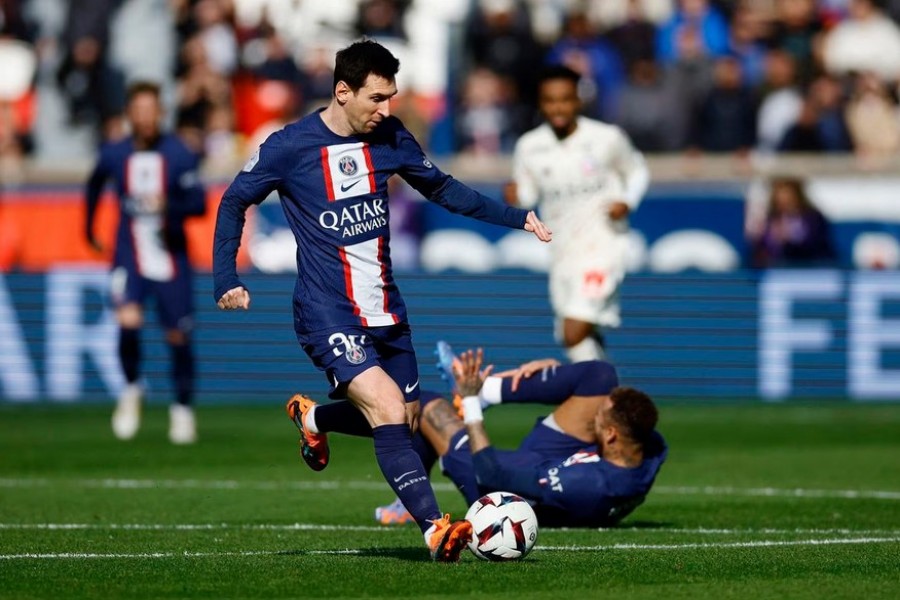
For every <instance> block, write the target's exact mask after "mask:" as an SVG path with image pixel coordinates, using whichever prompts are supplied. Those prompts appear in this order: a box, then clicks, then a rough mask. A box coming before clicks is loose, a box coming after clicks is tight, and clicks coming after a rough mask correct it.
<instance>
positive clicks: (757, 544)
mask: <svg viewBox="0 0 900 600" xmlns="http://www.w3.org/2000/svg"><path fill="white" fill-rule="evenodd" d="M841 544H900V537H864V538H832V539H824V540H755V541H750V542H709V543H705V542H701V543H695V544H691V543H689V544H611V545H608V546H603V545H598V546H535V548H534V549H535V550H559V551H563V550H570V551H590V550H596V551H601V550H693V549H697V548H775V547H778V546H834V545H841Z"/></svg>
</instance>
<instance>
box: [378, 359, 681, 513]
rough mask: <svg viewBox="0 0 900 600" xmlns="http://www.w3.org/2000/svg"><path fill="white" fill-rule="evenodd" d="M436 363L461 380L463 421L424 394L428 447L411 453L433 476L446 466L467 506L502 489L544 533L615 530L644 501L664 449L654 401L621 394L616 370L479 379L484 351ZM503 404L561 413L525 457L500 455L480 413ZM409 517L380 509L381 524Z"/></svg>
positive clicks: (531, 440)
mask: <svg viewBox="0 0 900 600" xmlns="http://www.w3.org/2000/svg"><path fill="white" fill-rule="evenodd" d="M439 356H441V358H442V360H441V362H440V366H441V368H442V370H444V371H445V372H448V374H449V375H451V376H452V377H453V380H454V381H455V389H454V394H455V395H456V396H457V400H458V401H459V402H458V404H460V405H461V408H462V413H463V417H462V418H460V416H459V415H458V414H457V411H456V410H455V409H454V407H453V406H451V405H450V403H449V402H447V401H446V400H444V399H443V398H441V397H440V395H439V394H436V393H427V392H425V391H424V390H423V392H422V396H421V402H422V408H421V424H420V433H419V434H417V437H419V436H422V439H423V440H424V441H426V442H427V444H422V443H418V444H414V446H417V447H418V448H419V451H420V453H422V455H423V462H424V463H425V465H426V467H430V466H431V465H433V464H434V461H435V459H436V458H437V457H439V458H440V464H441V469H442V471H443V473H444V474H445V475H447V476H448V477H449V478H450V479H451V480H453V482H454V483H455V484H456V487H457V488H458V489H459V491H460V492H461V493H462V494H463V496H464V497H465V499H466V502H467V503H468V504H469V505H471V504H472V503H473V502H474V501H475V500H477V499H478V498H479V497H480V496H482V495H483V494H486V493H488V492H493V491H500V490H502V491H508V492H514V493H516V494H519V495H521V496H522V497H524V498H526V499H527V500H528V501H529V502H531V503H532V505H533V506H534V509H535V512H536V514H537V516H538V521H539V522H540V524H541V526H544V527H609V526H612V525H615V524H616V523H618V522H619V521H620V520H621V519H623V518H624V517H625V516H626V515H628V514H630V513H631V512H632V511H633V510H634V509H635V508H637V507H638V506H639V505H640V504H641V503H642V502H643V501H644V498H645V497H646V495H647V493H648V492H649V491H650V488H651V486H652V485H653V481H654V479H655V478H656V474H657V473H658V472H659V468H660V466H661V465H662V463H663V461H665V459H666V454H667V447H666V443H665V440H663V437H662V436H661V435H660V434H659V433H658V432H657V431H656V430H655V427H656V423H657V410H656V406H654V404H653V401H652V400H651V399H650V398H649V397H648V396H647V395H646V394H644V393H643V392H640V391H638V390H635V389H632V388H628V387H618V376H617V375H616V370H615V368H614V367H613V366H612V365H611V364H609V363H608V362H603V361H585V362H579V363H573V364H566V365H563V364H559V362H558V361H556V360H553V359H546V360H536V361H532V362H528V363H525V364H523V365H522V366H520V367H519V368H518V369H514V370H512V371H507V372H505V373H500V374H498V375H495V376H490V370H491V368H490V367H488V368H487V369H485V370H483V371H482V370H481V365H482V351H481V349H479V350H478V351H472V350H468V351H466V352H463V353H462V354H460V355H459V357H453V355H452V351H450V350H449V347H448V346H446V345H444V346H443V347H442V346H441V343H439ZM451 361H452V363H451ZM535 375H537V376H535ZM501 402H502V403H504V404H507V403H525V402H528V403H541V404H552V405H556V408H555V409H554V410H553V412H552V413H551V414H550V415H549V416H547V417H544V418H542V419H539V420H538V422H537V423H536V424H535V426H534V427H533V428H532V430H531V432H530V433H529V434H528V435H527V436H525V438H524V439H523V440H522V443H521V444H520V445H519V447H518V449H516V450H499V449H496V448H494V447H493V446H492V445H491V442H490V440H489V439H488V436H487V433H486V432H485V429H484V421H483V417H482V410H483V409H484V408H486V407H489V406H492V405H496V404H499V403H501ZM422 439H420V442H421V441H422ZM406 514H407V513H406V510H405V509H404V508H403V505H402V504H401V503H400V502H399V501H395V502H394V503H393V504H391V505H389V506H385V507H380V508H379V509H378V510H376V519H378V520H379V521H380V522H381V523H384V524H392V523H404V522H408V521H409V517H407V516H406Z"/></svg>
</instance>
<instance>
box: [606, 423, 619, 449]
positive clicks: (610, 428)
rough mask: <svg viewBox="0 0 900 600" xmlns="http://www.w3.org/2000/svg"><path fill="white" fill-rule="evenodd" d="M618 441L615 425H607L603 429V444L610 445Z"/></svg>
mask: <svg viewBox="0 0 900 600" xmlns="http://www.w3.org/2000/svg"><path fill="white" fill-rule="evenodd" d="M617 439H619V430H618V428H617V427H616V426H615V425H607V426H606V427H604V428H603V444H604V445H607V444H612V443H613V442H615V441H616V440H617Z"/></svg>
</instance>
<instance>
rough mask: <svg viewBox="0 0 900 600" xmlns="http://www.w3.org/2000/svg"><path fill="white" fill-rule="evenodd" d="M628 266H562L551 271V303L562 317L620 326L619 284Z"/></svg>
mask: <svg viewBox="0 0 900 600" xmlns="http://www.w3.org/2000/svg"><path fill="white" fill-rule="evenodd" d="M624 279H625V269H624V267H622V268H621V269H609V268H606V269H600V268H594V269H585V270H580V271H572V270H569V269H559V270H556V271H552V272H551V273H550V304H551V305H552V306H553V312H554V314H556V316H557V318H560V319H566V318H568V319H575V320H578V321H585V322H587V323H594V324H595V325H599V326H601V327H618V326H619V325H620V324H621V322H622V318H621V315H620V304H619V286H620V285H621V283H622V280H624Z"/></svg>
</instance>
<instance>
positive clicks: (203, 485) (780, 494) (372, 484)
mask: <svg viewBox="0 0 900 600" xmlns="http://www.w3.org/2000/svg"><path fill="white" fill-rule="evenodd" d="M56 485H58V486H71V487H81V488H103V489H125V490H131V489H138V490H143V489H213V490H262V491H273V490H288V491H292V490H297V491H308V490H338V489H349V490H376V491H380V490H384V491H387V490H388V489H389V488H388V486H387V484H386V483H385V482H383V481H377V480H371V481H366V480H349V481H338V480H329V481H238V480H233V479H224V480H215V479H46V478H3V479H0V488H30V487H49V486H56ZM432 487H433V488H434V489H435V490H437V491H442V492H445V491H454V490H455V489H456V488H455V487H454V486H453V485H452V484H450V483H445V482H436V483H432ZM652 491H653V493H654V494H662V495H679V496H747V497H773V498H833V499H849V500H860V499H866V500H900V491H894V490H822V489H806V488H773V487H761V488H739V487H730V486H668V485H658V486H655V487H654V488H653V490H652Z"/></svg>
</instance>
